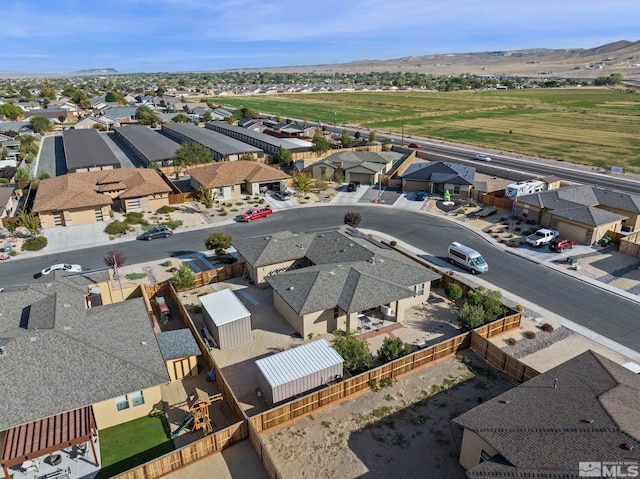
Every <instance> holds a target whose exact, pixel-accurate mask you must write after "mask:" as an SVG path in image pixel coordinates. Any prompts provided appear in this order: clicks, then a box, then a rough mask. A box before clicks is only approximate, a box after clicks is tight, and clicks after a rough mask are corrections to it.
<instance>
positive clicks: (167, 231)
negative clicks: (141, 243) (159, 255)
mask: <svg viewBox="0 0 640 479" xmlns="http://www.w3.org/2000/svg"><path fill="white" fill-rule="evenodd" d="M172 234H173V231H172V230H171V228H169V227H168V226H156V227H155V228H153V229H152V230H148V231H145V232H144V233H142V234H141V235H140V236H138V238H139V239H143V240H147V241H151V240H152V239H156V238H168V237H169V236H171V235H172Z"/></svg>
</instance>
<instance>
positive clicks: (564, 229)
mask: <svg viewBox="0 0 640 479" xmlns="http://www.w3.org/2000/svg"><path fill="white" fill-rule="evenodd" d="M556 229H557V230H558V233H560V236H564V237H566V238H571V239H572V240H575V241H577V242H578V243H585V242H586V238H587V229H586V227H584V228H583V227H580V226H578V225H574V224H570V223H564V222H560V221H558V226H557V228H556Z"/></svg>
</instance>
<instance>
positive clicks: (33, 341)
mask: <svg viewBox="0 0 640 479" xmlns="http://www.w3.org/2000/svg"><path fill="white" fill-rule="evenodd" d="M38 340H39V338H38V336H31V337H30V338H29V342H30V343H35V342H36V341H38Z"/></svg>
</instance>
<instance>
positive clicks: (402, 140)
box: [400, 113, 404, 146]
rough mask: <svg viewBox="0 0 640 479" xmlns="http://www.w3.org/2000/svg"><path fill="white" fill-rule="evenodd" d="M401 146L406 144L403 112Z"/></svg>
mask: <svg viewBox="0 0 640 479" xmlns="http://www.w3.org/2000/svg"><path fill="white" fill-rule="evenodd" d="M400 146H404V113H403V114H402V143H401V144H400Z"/></svg>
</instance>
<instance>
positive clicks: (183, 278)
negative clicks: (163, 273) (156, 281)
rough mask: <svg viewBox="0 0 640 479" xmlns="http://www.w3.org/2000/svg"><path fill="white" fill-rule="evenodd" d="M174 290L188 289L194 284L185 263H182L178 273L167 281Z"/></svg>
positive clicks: (191, 272)
mask: <svg viewBox="0 0 640 479" xmlns="http://www.w3.org/2000/svg"><path fill="white" fill-rule="evenodd" d="M169 281H170V282H171V284H172V285H173V287H174V288H176V289H189V288H192V287H193V286H194V284H195V278H194V277H193V271H191V268H189V265H187V263H182V264H181V265H180V268H178V271H176V272H175V273H174V274H173V276H171V279H170V280H169Z"/></svg>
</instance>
